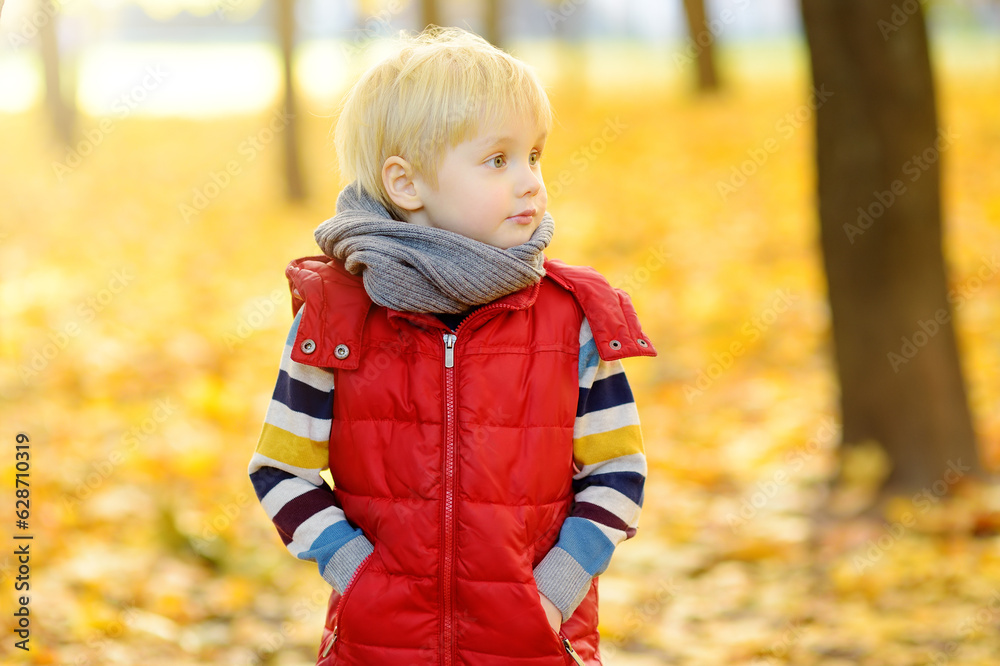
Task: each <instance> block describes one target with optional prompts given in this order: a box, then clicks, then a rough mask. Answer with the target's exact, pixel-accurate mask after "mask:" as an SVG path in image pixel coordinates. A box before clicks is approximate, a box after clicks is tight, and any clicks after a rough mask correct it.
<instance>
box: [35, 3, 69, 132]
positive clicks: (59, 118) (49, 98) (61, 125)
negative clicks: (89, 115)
mask: <svg viewBox="0 0 1000 666" xmlns="http://www.w3.org/2000/svg"><path fill="white" fill-rule="evenodd" d="M36 5H37V9H36V11H35V16H41V17H44V19H45V20H43V21H41V25H40V27H39V30H38V42H39V47H40V49H41V55H42V68H43V70H44V72H45V106H46V107H48V110H49V116H50V118H51V119H52V125H53V128H54V130H55V136H56V139H57V140H58V141H60V142H61V143H62V144H63V145H65V146H66V147H69V146H71V145H72V144H73V133H74V126H75V124H76V93H75V91H74V92H71V93H70V92H69V91H68V90H67V89H71V88H73V82H72V81H71V80H70V81H67V79H66V78H65V77H64V76H63V73H62V58H61V57H60V54H59V33H58V21H59V6H58V5H56V4H54V3H52V2H50V0H37V2H36Z"/></svg>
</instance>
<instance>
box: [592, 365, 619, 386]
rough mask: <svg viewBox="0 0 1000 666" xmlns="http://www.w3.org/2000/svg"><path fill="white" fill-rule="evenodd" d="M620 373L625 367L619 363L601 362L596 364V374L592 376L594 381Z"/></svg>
mask: <svg viewBox="0 0 1000 666" xmlns="http://www.w3.org/2000/svg"><path fill="white" fill-rule="evenodd" d="M622 372H625V366H623V365H622V362H621V361H601V362H600V363H598V364H597V374H596V375H594V381H595V382H596V381H597V380H599V379H605V378H607V377H610V376H611V375H617V374H619V373H622Z"/></svg>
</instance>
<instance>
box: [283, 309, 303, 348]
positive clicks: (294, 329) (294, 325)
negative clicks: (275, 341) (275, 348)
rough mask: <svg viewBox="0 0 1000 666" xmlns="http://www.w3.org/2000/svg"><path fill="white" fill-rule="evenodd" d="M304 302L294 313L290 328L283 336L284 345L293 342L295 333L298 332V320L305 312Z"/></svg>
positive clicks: (292, 343)
mask: <svg viewBox="0 0 1000 666" xmlns="http://www.w3.org/2000/svg"><path fill="white" fill-rule="evenodd" d="M305 309H306V306H305V304H303V305H302V307H301V308H299V311H298V312H296V313H295V319H293V320H292V328H291V330H290V331H288V337H287V338H285V346H286V347H287V346H289V345H294V344H295V335H296V334H297V333H298V332H299V322H301V321H302V313H303V312H305Z"/></svg>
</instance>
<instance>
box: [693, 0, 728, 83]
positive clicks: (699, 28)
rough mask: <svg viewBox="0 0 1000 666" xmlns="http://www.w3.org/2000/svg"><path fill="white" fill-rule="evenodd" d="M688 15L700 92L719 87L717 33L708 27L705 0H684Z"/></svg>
mask: <svg viewBox="0 0 1000 666" xmlns="http://www.w3.org/2000/svg"><path fill="white" fill-rule="evenodd" d="M684 14H685V16H687V26H688V34H689V36H690V38H691V45H690V47H689V48H690V49H692V50H694V62H695V69H696V71H697V73H698V90H699V92H711V91H713V90H718V88H719V75H718V71H717V70H716V67H715V35H714V34H713V33H712V30H711V29H710V28H709V27H708V20H707V14H706V12H705V0H684Z"/></svg>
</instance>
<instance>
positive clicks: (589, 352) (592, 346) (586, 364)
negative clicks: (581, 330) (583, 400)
mask: <svg viewBox="0 0 1000 666" xmlns="http://www.w3.org/2000/svg"><path fill="white" fill-rule="evenodd" d="M600 361H601V356H600V354H598V353H597V342H595V341H594V338H593V336H591V338H590V340H587V341H586V342H585V343H583V345H581V346H580V378H581V379H582V378H583V377H584V375H586V374H587V371H588V370H592V369H593V368H595V367H597V364H598V363H599V362H600Z"/></svg>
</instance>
